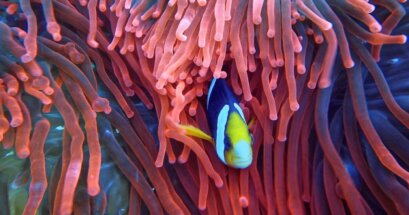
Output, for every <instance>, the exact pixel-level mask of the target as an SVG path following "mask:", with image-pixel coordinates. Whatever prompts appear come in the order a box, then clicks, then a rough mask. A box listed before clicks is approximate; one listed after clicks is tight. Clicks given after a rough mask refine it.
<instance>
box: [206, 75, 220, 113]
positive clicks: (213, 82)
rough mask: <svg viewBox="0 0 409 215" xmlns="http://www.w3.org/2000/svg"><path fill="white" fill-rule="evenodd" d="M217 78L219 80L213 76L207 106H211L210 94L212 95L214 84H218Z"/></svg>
mask: <svg viewBox="0 0 409 215" xmlns="http://www.w3.org/2000/svg"><path fill="white" fill-rule="evenodd" d="M216 80H217V79H216V78H213V79H212V82H211V83H210V87H209V91H208V92H207V106H206V107H209V100H210V96H211V95H212V92H213V88H214V85H215V84H216Z"/></svg>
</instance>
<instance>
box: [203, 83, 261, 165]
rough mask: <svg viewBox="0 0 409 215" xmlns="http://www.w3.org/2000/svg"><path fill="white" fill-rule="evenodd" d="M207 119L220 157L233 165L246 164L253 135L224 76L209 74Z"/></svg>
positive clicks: (248, 161)
mask: <svg viewBox="0 0 409 215" xmlns="http://www.w3.org/2000/svg"><path fill="white" fill-rule="evenodd" d="M207 119H208V123H209V127H210V130H211V133H212V137H213V140H214V144H215V148H216V153H217V156H218V157H219V158H220V160H221V161H222V162H223V163H225V164H226V165H228V166H230V167H234V168H239V169H243V168H246V167H248V166H250V164H251V163H252V161H253V150H252V143H253V137H252V135H251V134H250V131H249V128H248V126H247V123H246V119H245V118H244V114H243V110H242V109H241V107H240V105H239V102H238V101H237V99H236V97H235V95H234V94H233V92H232V91H231V90H230V88H229V86H228V85H227V83H226V80H224V79H216V78H213V80H212V82H211V84H210V87H209V91H208V94H207Z"/></svg>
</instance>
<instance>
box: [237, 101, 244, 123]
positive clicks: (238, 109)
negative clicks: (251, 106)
mask: <svg viewBox="0 0 409 215" xmlns="http://www.w3.org/2000/svg"><path fill="white" fill-rule="evenodd" d="M234 107H235V108H236V110H237V111H238V112H239V114H240V116H241V118H243V121H244V122H246V119H245V118H244V113H243V110H242V109H241V107H240V105H238V104H237V103H236V102H235V103H234Z"/></svg>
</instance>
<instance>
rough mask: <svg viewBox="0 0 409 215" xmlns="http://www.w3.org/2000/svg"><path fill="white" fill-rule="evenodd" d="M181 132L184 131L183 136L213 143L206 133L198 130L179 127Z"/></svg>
mask: <svg viewBox="0 0 409 215" xmlns="http://www.w3.org/2000/svg"><path fill="white" fill-rule="evenodd" d="M179 126H180V127H181V128H182V129H183V130H185V134H186V135H188V136H192V137H197V138H200V139H203V140H207V141H209V142H211V143H213V138H212V137H211V136H209V135H208V134H206V132H204V131H202V130H200V128H196V127H194V126H191V125H179Z"/></svg>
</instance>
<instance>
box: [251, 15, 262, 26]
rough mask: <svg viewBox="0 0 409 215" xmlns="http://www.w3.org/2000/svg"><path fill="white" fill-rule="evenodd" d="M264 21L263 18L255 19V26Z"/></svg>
mask: <svg viewBox="0 0 409 215" xmlns="http://www.w3.org/2000/svg"><path fill="white" fill-rule="evenodd" d="M262 20H263V19H262V18H261V16H257V17H253V23H254V24H255V25H260V24H261V21H262Z"/></svg>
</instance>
